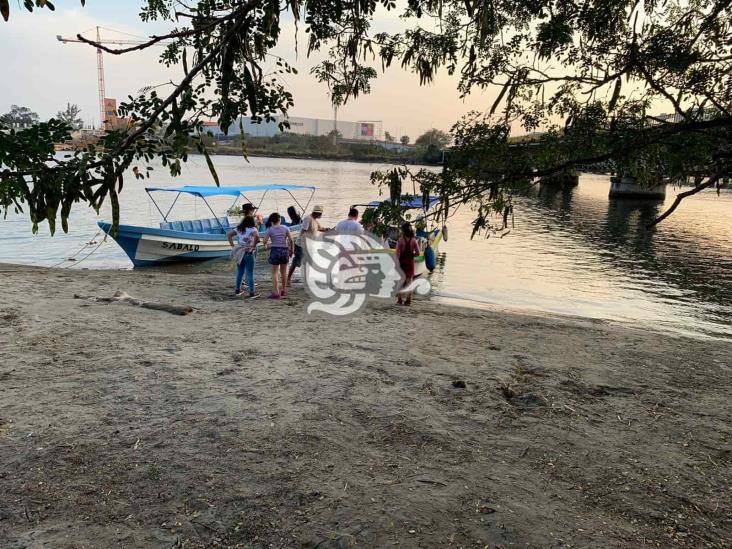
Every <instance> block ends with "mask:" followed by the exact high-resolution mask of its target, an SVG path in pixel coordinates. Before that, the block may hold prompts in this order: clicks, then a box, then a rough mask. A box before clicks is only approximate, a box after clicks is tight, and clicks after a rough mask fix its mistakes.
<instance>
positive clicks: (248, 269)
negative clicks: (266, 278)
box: [236, 253, 255, 294]
mask: <svg viewBox="0 0 732 549" xmlns="http://www.w3.org/2000/svg"><path fill="white" fill-rule="evenodd" d="M254 258H255V255H254V254H253V253H245V254H244V259H242V260H241V263H239V264H238V265H237V266H236V291H237V292H238V291H239V290H240V289H241V279H242V278H244V275H246V277H247V286H248V287H249V293H250V294H253V293H254Z"/></svg>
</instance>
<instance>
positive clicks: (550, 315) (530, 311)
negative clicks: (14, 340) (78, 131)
mask: <svg viewBox="0 0 732 549" xmlns="http://www.w3.org/2000/svg"><path fill="white" fill-rule="evenodd" d="M69 265H70V266H71V265H74V263H69ZM3 267H9V268H31V269H54V270H62V271H66V270H70V271H75V272H82V271H89V272H99V273H108V272H124V273H140V274H155V275H160V276H167V275H169V274H172V275H185V276H197V275H200V274H205V275H214V276H224V277H226V276H229V273H228V272H225V271H223V270H217V271H211V270H201V271H198V272H185V271H181V272H175V271H172V272H171V271H161V270H157V269H154V270H150V271H148V270H135V269H133V268H132V267H130V268H128V269H124V268H120V267H118V266H115V267H109V268H99V267H95V268H87V267H83V268H81V269H70V268H69V267H63V266H44V265H30V264H23V263H8V262H3V261H0V273H2V272H3V271H2V269H3ZM258 275H259V276H258ZM261 275H262V273H261V272H259V273H255V278H257V279H259V278H261ZM232 276H233V275H232ZM265 279H267V280H269V279H268V275H267V274H265ZM293 280H295V281H296V282H297V281H298V277H297V276H295V278H294V279H293ZM428 301H430V302H432V303H437V304H442V305H446V306H449V307H456V308H465V309H469V310H477V311H488V312H493V313H500V314H504V313H505V314H509V315H521V316H530V317H539V318H545V319H558V320H562V319H565V320H570V321H577V322H587V323H590V324H597V323H600V324H608V325H611V326H618V327H621V328H622V327H625V328H637V329H642V330H645V331H648V332H652V333H656V334H659V335H663V336H668V337H684V338H690V339H697V340H700V341H719V342H724V341H727V342H732V338H729V337H726V336H722V335H709V334H706V333H704V332H701V331H687V330H683V331H682V330H680V329H678V328H661V327H658V326H657V325H653V324H651V323H648V324H646V325H643V326H638V324H636V323H634V322H633V321H632V320H621V319H613V318H602V317H594V316H583V315H580V314H573V313H565V312H558V311H551V310H544V309H538V308H532V307H511V306H508V305H502V304H500V303H497V302H494V301H490V300H488V299H485V298H482V297H481V296H477V295H474V294H468V293H459V292H442V291H440V290H438V291H436V292H433V293H432V294H431V295H430V298H429V300H428Z"/></svg>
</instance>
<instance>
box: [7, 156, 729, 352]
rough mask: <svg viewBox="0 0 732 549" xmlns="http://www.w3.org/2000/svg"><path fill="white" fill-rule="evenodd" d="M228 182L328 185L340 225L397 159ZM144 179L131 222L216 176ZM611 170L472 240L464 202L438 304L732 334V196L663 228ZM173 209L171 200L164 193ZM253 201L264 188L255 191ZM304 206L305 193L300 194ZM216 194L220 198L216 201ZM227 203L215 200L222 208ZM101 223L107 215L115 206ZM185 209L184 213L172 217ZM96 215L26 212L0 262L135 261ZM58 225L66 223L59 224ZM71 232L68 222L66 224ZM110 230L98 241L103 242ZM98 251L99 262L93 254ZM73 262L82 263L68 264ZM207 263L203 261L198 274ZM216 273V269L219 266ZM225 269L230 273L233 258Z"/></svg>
mask: <svg viewBox="0 0 732 549" xmlns="http://www.w3.org/2000/svg"><path fill="white" fill-rule="evenodd" d="M214 162H215V163H216V166H217V169H218V172H219V176H220V178H221V184H222V185H246V184H263V183H294V184H304V185H315V186H317V187H318V190H317V192H316V195H315V198H314V202H313V204H314V203H317V204H322V205H323V206H324V208H325V214H324V221H325V223H326V224H327V225H332V224H334V223H335V222H336V221H338V220H339V219H341V218H342V217H344V215H345V213H346V210H347V208H348V206H349V205H350V204H354V203H363V202H368V201H370V200H373V199H376V198H378V189H377V188H376V187H374V186H373V185H371V183H370V181H369V174H370V173H371V172H372V171H374V170H377V169H384V168H387V167H388V166H387V165H380V164H362V163H351V162H330V161H318V160H297V159H279V158H251V159H250V162H249V163H247V162H246V161H245V160H244V159H242V158H239V157H227V156H220V157H214ZM153 174H154V175H153V177H152V178H151V179H150V180H147V181H145V182H140V181H135V180H134V178H133V177H131V176H130V177H128V178H127V180H126V184H125V188H124V191H123V193H122V195H121V204H122V222H123V223H129V224H137V225H153V226H157V222H158V221H159V218H160V216H159V214H158V213H157V210H156V209H155V207H154V206H152V205H151V203H150V201H149V200H148V199H147V195H146V193H145V192H144V187H145V186H158V185H160V186H168V185H182V184H211V177H210V175H209V173H208V170H207V168H206V164H205V161H204V160H203V159H202V158H201V157H195V156H194V157H191V160H190V162H189V163H187V164H186V165H185V166H184V169H183V175H182V176H181V177H179V178H177V179H175V180H174V179H171V178H170V177H169V176H167V175H166V173H165V172H164V170H162V169H160V168H156V169H155V171H154V172H153ZM608 189H609V181H608V178H607V177H604V176H596V175H583V176H582V177H581V178H580V184H579V186H578V187H576V188H574V189H569V190H556V189H554V190H553V189H546V188H542V189H540V190H538V191H537V193H536V196H533V197H525V198H519V199H517V200H516V207H515V216H514V224H513V227H512V229H511V232H510V233H509V234H508V235H507V236H505V237H503V238H498V237H496V236H491V237H490V238H485V237H484V236H478V237H476V238H474V239H472V240H471V239H470V230H471V227H470V220H471V219H472V212H471V211H470V210H469V209H463V210H462V211H460V212H459V213H458V214H457V215H456V216H455V217H453V218H452V219H451V221H450V224H449V237H450V238H449V241H448V242H444V243H442V245H441V247H440V266H439V267H438V269H437V270H436V271H435V273H433V275H432V283H433V290H434V297H433V298H434V299H438V300H439V299H442V300H445V301H454V300H458V302H459V303H462V304H467V305H472V306H483V305H485V306H499V307H503V308H508V309H520V310H527V311H543V312H550V313H557V314H567V315H576V316H582V317H590V318H600V319H608V320H613V321H620V322H627V323H632V324H634V325H639V326H643V327H647V328H649V329H654V330H660V331H666V332H672V333H680V334H687V335H689V334H690V335H696V336H707V337H724V338H729V337H732V192H731V191H722V193H721V195H720V196H717V194H716V192H714V191H709V192H703V193H700V194H698V195H696V196H694V197H691V198H689V199H687V200H685V201H684V202H683V203H682V205H681V206H680V207H679V209H678V210H677V211H676V212H675V213H674V214H673V215H672V216H671V217H670V218H668V219H667V220H666V221H664V222H663V223H661V224H660V225H659V226H657V227H656V228H655V229H651V230H647V229H645V228H644V227H645V225H646V223H647V222H648V221H649V220H651V219H653V218H654V216H655V215H657V214H658V213H659V212H661V211H663V209H664V208H665V207H666V206H668V205H669V204H670V203H671V202H672V201H673V197H674V195H675V194H676V192H677V190H676V189H669V192H668V196H667V199H666V203H665V204H661V203H658V202H646V201H638V200H627V199H623V200H609V199H608V196H607V195H608ZM158 195H163V196H161V198H160V200H159V202H160V205H161V207H162V208H163V210H164V211H165V208H164V206H166V205H170V203H171V201H172V198H173V195H172V194H171V195H170V196H167V195H166V194H165V193H158ZM251 198H253V197H251ZM296 198H297V199H298V200H301V202H302V203H303V205H304V204H305V203H306V202H307V199H308V196H307V193H304V192H298V193H296ZM217 200H218V202H217ZM229 202H230V201H229V200H228V199H214V200H213V204H212V205H213V206H214V209H215V210H217V213H218V212H219V211H223V210H225V209H226V206H227V205H228V204H229ZM291 203H292V199H290V198H289V197H286V195H284V193H278V194H276V195H275V196H273V197H268V198H267V199H266V200H265V203H264V204H263V208H262V209H263V210H264V211H270V209H271V208H277V209H278V210H279V211H281V212H284V210H285V208H286V207H287V206H288V205H290V204H291ZM175 212H177V213H178V214H179V216H180V217H178V218H181V219H185V218H188V219H190V218H195V217H212V216H211V214H210V212H208V211H207V210H206V208H205V206H204V205H203V203H202V202H201V201H200V200H194V199H192V198H190V197H189V198H188V199H184V198H181V199H180V200H179V202H178V203H177V204H176V209H175ZM100 217H101V218H103V219H109V210H108V209H106V208H105V209H103V211H102V213H101V215H100ZM173 218H175V217H173ZM97 219H98V218H97V216H96V214H95V212H94V211H93V210H91V209H89V208H86V207H78V208H75V210H74V211H73V214H72V218H71V228H70V232H69V234H62V233H60V232H59V234H57V235H56V236H55V237H50V236H49V235H48V228H47V226H46V225H45V224H44V225H42V226H41V227H40V229H39V233H38V235H35V236H34V235H32V234H31V230H30V223H28V222H27V221H26V220H25V218H24V217H23V216H22V215H17V214H14V213H12V212H11V213H9V214H8V217H7V219H5V220H2V221H0V261H2V262H13V263H25V264H33V265H56V264H60V265H59V266H60V267H66V268H72V269H82V268H131V267H132V265H131V263H130V262H129V260H128V259H127V257H126V256H125V254H124V253H123V252H122V250H121V249H120V248H119V247H117V245H116V244H115V243H114V242H111V241H110V242H107V243H103V244H101V246H99V248H98V249H96V251H95V252H94V253H93V254H92V255H88V254H89V253H90V252H91V251H92V250H94V249H95V248H96V247H97V244H92V245H88V244H87V243H88V242H90V241H92V237H94V235H95V234H96V233H97V227H96V220H97ZM58 225H59V226H60V223H59V224H58ZM59 231H60V229H59ZM100 241H101V240H100V238H99V236H97V237H96V240H95V242H100ZM87 256H88V257H87ZM69 257H75V258H76V259H77V261H76V262H70V261H66V260H67V258H69ZM197 268H201V267H192V268H191V269H193V270H195V269H197ZM205 268H211V265H208V266H206V267H205ZM214 268H221V269H225V268H228V267H227V263H226V262H219V264H217V265H215V266H214Z"/></svg>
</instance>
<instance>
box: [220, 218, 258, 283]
mask: <svg viewBox="0 0 732 549" xmlns="http://www.w3.org/2000/svg"><path fill="white" fill-rule="evenodd" d="M234 237H236V239H237V242H236V244H234ZM226 238H228V240H229V245H230V246H231V247H232V248H233V249H232V251H231V257H232V258H233V259H234V261H236V287H235V290H234V294H235V295H237V296H240V295H241V294H242V291H241V280H242V278H244V276H245V275H246V278H247V287H248V288H249V297H256V294H255V293H254V263H255V259H256V252H257V243H258V242H259V232H258V231H257V228H256V227H255V222H254V218H253V217H251V216H245V217H244V219H242V220H241V223H239V225H238V226H237V227H236V229H234V230H233V231H229V232H228V233H227V234H226Z"/></svg>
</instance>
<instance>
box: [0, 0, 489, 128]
mask: <svg viewBox="0 0 732 549" xmlns="http://www.w3.org/2000/svg"><path fill="white" fill-rule="evenodd" d="M86 4H87V5H86V7H85V8H81V6H80V2H79V1H78V0H56V2H55V6H56V11H55V12H50V11H48V10H40V11H37V12H35V13H33V14H29V13H27V12H26V11H25V10H23V9H20V8H19V7H18V5H17V4H16V3H15V2H13V3H11V10H12V11H11V18H10V21H9V22H8V23H0V52H3V64H4V71H3V72H4V76H5V77H4V78H2V79H0V112H6V111H7V110H8V108H9V107H10V105H12V104H17V105H24V106H28V107H30V108H32V109H33V110H35V111H36V112H38V113H39V115H40V116H41V117H42V118H49V117H50V116H52V115H53V114H55V113H56V112H57V111H58V110H60V109H61V108H63V107H64V106H65V105H66V102H71V103H76V104H78V105H79V106H80V107H81V109H82V118H84V120H85V122H87V123H92V122H93V123H95V124H98V119H99V115H98V110H99V109H98V107H97V105H98V101H97V79H96V57H95V52H94V49H93V48H91V47H89V46H86V45H84V44H62V43H61V42H59V41H57V39H56V36H57V35H62V36H69V37H73V36H75V35H76V34H77V33H78V32H82V33H84V34H85V36H89V37H92V32H93V31H92V29H93V28H94V27H96V26H97V25H99V26H101V27H104V28H105V29H104V30H103V31H102V33H103V38H104V36H107V37H109V38H112V37H116V38H126V36H125V35H123V34H120V33H119V32H114V31H121V32H123V33H128V34H132V35H135V36H140V37H144V36H147V35H150V34H155V33H161V32H164V31H165V27H161V26H159V25H157V26H156V25H149V24H146V23H143V22H141V21H140V20H139V18H138V15H137V14H138V13H139V7H140V5H141V3H140V2H139V1H137V0H87V2H86ZM375 25H376V27H378V30H395V29H398V28H399V25H400V22H399V20H398V19H397V17H396V15H393V14H384V15H383V16H382V17H381V18H380V19H378V20H377V21H376V22H375ZM106 29H113V30H106ZM85 31H89V32H85ZM299 44H300V48H299V49H300V55H299V57H295V52H294V31H293V30H290V31H289V32H287V33H286V34H285V37H284V38H283V40H282V42H281V44H280V45H279V46H278V48H277V50H276V52H277V53H279V54H281V55H282V56H283V57H285V58H287V59H288V60H290V61H291V62H292V64H293V65H294V66H295V67H296V68H297V69H298V71H299V74H298V75H287V77H286V83H287V84H288V85H289V86H290V88H291V90H292V91H293V93H294V96H295V107H294V108H293V109H292V111H291V114H292V115H293V116H307V117H318V118H330V117H331V116H332V109H331V107H330V103H329V101H328V97H327V95H326V91H327V90H326V88H325V86H324V85H322V84H319V83H318V82H316V81H315V79H314V78H313V77H312V76H310V74H309V70H310V67H311V66H312V65H313V64H314V60H313V59H308V58H307V57H305V55H304V52H305V50H306V36H305V34H304V33H303V32H302V29H301V30H300V35H299ZM11 52H12V53H11ZM159 53H160V48H157V50H156V51H146V52H140V53H132V54H128V55H125V56H112V55H105V59H104V60H105V74H106V89H107V97H116V98H118V99H121V98H125V97H127V95H129V94H131V93H132V94H134V93H135V92H137V90H139V89H140V88H142V87H144V86H147V85H151V84H159V83H163V82H166V81H168V80H170V79H171V78H172V79H175V78H176V74H175V73H174V72H169V71H167V70H166V69H165V67H163V66H161V65H160V64H159V63H158V61H157V55H158V54H159ZM492 97H493V93H492V92H488V93H481V94H474V95H473V96H471V97H470V98H468V99H467V100H466V101H463V100H461V99H460V98H459V97H458V93H457V92H456V80H455V79H454V78H450V77H448V76H447V74H445V73H444V72H443V73H441V74H440V75H439V76H438V79H437V82H436V83H434V84H432V85H430V86H425V87H420V86H419V79H418V77H417V76H416V75H414V74H411V73H406V72H403V71H401V70H399V69H398V68H392V69H390V70H388V71H387V72H386V73H385V74H382V75H380V77H379V79H378V80H377V81H376V82H375V83H374V85H373V91H372V93H371V95H369V96H365V97H361V98H359V99H357V100H356V101H353V102H352V103H350V104H348V105H346V106H345V107H343V108H342V109H341V110H340V111H339V115H338V117H339V119H342V120H381V121H382V122H383V129H384V130H385V131H389V132H390V133H392V134H393V135H404V134H406V135H409V136H410V137H411V138H412V140H414V139H415V138H416V137H417V136H418V135H419V134H420V133H422V132H423V131H425V130H427V129H428V128H430V127H436V128H440V129H444V130H448V129H449V128H450V126H451V125H452V123H453V122H455V121H456V120H457V119H458V118H459V117H460V116H461V115H462V114H463V113H465V112H467V111H469V110H473V109H480V110H486V109H487V108H488V107H489V106H490V103H491V98H492Z"/></svg>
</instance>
